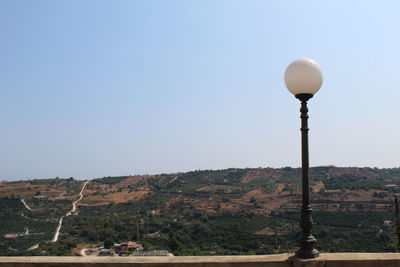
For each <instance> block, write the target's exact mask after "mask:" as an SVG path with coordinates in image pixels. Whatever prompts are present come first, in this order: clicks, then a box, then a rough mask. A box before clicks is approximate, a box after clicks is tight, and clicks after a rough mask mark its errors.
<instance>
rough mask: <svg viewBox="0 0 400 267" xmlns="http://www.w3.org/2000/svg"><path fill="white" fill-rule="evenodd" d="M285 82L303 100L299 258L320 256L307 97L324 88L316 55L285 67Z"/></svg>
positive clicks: (301, 116) (301, 109)
mask: <svg viewBox="0 0 400 267" xmlns="http://www.w3.org/2000/svg"><path fill="white" fill-rule="evenodd" d="M285 84H286V87H287V88H288V90H289V91H290V92H291V93H292V94H293V95H294V96H295V97H296V98H297V99H299V100H300V101H301V108H300V113H301V115H300V118H301V129H300V130H301V162H302V164H301V166H302V167H301V169H302V206H301V219H300V227H301V228H302V234H301V236H300V237H299V238H298V240H297V241H298V243H299V245H300V248H299V249H298V250H297V251H296V256H297V257H299V258H306V259H308V258H316V257H318V256H319V252H318V250H316V249H315V248H314V244H315V243H316V242H317V239H315V238H314V236H313V235H312V233H311V229H312V224H313V220H312V218H311V211H312V208H311V205H310V189H309V184H308V170H309V160H308V114H307V113H308V108H307V101H308V100H309V99H310V98H312V97H313V96H314V94H315V93H316V92H317V91H318V90H319V89H320V88H321V85H322V70H321V67H320V66H319V65H318V63H317V62H315V61H314V60H312V59H309V58H303V59H298V60H295V61H293V62H292V63H291V64H290V65H289V66H288V67H287V69H286V71H285Z"/></svg>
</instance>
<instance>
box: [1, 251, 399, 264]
mask: <svg viewBox="0 0 400 267" xmlns="http://www.w3.org/2000/svg"><path fill="white" fill-rule="evenodd" d="M8 266H24V267H38V266H45V267H46V266H48V267H50V266H55V267H56V266H57V267H58V266H63V267H64V266H65V267H66V266H71V267H73V266H77V267H86V266H90V267H94V266H118V267H122V266H137V267H161V266H170V267H174V266H178V267H194V266H195V267H200V266H201V267H214V266H216V267H232V266H235V267H236V266H243V267H261V266H263V267H272V266H277V267H303V266H304V267H361V266H362V267H395V266H396V267H398V266H400V253H329V254H328V253H326V254H321V256H320V257H319V258H316V259H311V260H300V259H297V258H295V257H293V254H278V255H265V256H203V257H197V256H190V257H0V267H8Z"/></svg>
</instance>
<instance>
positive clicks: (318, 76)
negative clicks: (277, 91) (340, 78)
mask: <svg viewBox="0 0 400 267" xmlns="http://www.w3.org/2000/svg"><path fill="white" fill-rule="evenodd" d="M285 84H286V87H287V89H288V90H289V91H290V92H291V93H292V94H294V95H298V94H311V95H314V94H315V93H316V92H317V91H318V90H319V88H321V85H322V69H321V67H320V66H319V64H318V63H317V62H316V61H314V60H312V59H310V58H301V59H297V60H295V61H293V62H292V63H291V64H290V65H289V66H288V67H287V69H286V71H285Z"/></svg>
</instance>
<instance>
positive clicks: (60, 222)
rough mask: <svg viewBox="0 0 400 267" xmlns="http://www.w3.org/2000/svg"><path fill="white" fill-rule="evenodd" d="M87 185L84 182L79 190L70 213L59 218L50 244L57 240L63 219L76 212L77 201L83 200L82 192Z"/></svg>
mask: <svg viewBox="0 0 400 267" xmlns="http://www.w3.org/2000/svg"><path fill="white" fill-rule="evenodd" d="M88 183H89V181H86V182H85V183H84V184H83V186H82V189H81V191H80V192H79V199H78V200H75V201H74V202H72V209H71V210H70V211H68V212H67V213H66V214H65V215H64V216H62V217H61V218H60V220H59V221H58V225H57V228H56V232H55V233H54V237H53V239H52V240H51V242H52V243H54V242H57V240H58V235H59V234H60V230H61V226H62V222H63V219H64V217H66V216H70V215H71V214H72V213H74V212H75V211H76V203H78V202H79V201H81V200H82V198H83V191H84V190H85V187H86V186H87V184H88Z"/></svg>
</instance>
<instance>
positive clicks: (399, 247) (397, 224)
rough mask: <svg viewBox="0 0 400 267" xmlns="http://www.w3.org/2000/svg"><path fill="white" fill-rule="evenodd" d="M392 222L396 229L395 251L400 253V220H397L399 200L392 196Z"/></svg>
mask: <svg viewBox="0 0 400 267" xmlns="http://www.w3.org/2000/svg"><path fill="white" fill-rule="evenodd" d="M394 213H395V216H394V220H395V223H394V224H395V227H396V235H397V251H398V252H400V218H399V199H398V198H397V195H394Z"/></svg>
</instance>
